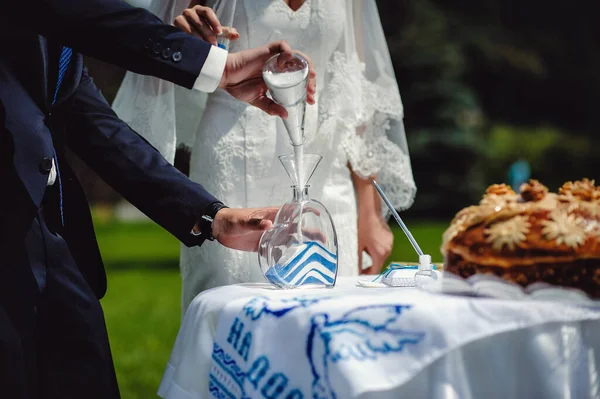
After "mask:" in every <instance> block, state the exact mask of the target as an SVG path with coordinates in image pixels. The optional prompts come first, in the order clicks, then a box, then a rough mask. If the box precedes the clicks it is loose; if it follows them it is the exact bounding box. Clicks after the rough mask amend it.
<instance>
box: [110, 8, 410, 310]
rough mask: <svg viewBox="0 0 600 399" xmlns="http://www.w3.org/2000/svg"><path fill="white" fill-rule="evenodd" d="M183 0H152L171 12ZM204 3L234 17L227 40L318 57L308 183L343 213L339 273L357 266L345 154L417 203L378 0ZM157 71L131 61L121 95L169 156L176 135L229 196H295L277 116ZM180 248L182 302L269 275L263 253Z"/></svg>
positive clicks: (308, 125) (204, 175)
mask: <svg viewBox="0 0 600 399" xmlns="http://www.w3.org/2000/svg"><path fill="white" fill-rule="evenodd" d="M165 3H169V4H168V6H165ZM187 4H188V1H187V0H185V1H182V0H171V1H169V2H167V1H166V0H153V3H152V6H151V10H152V11H154V12H155V13H157V14H158V13H160V12H162V13H163V14H159V16H161V17H163V19H164V20H166V21H167V22H168V21H172V19H173V18H174V16H176V15H178V14H179V13H181V11H182V10H183V9H184V8H185V7H186V6H187ZM208 5H209V6H213V7H214V6H215V5H216V7H215V11H216V12H217V15H218V17H219V19H220V20H222V21H225V20H227V21H232V25H233V26H234V27H235V28H236V29H237V30H238V31H239V32H240V35H241V37H240V39H239V40H237V41H235V42H231V44H230V51H232V52H236V51H240V50H243V49H247V48H252V47H258V46H261V45H264V44H266V43H268V42H270V41H273V40H280V39H285V40H287V41H288V42H289V43H290V45H291V46H292V47H293V48H295V49H297V50H300V51H302V52H303V53H305V54H307V55H308V56H309V57H310V58H311V60H312V62H313V64H314V66H315V69H316V71H317V88H318V92H317V96H316V97H317V104H316V105H313V106H308V108H307V114H306V118H305V135H306V138H307V142H306V145H305V146H306V149H305V152H307V153H316V154H319V155H322V156H323V160H322V161H321V164H320V165H319V168H318V169H317V171H316V172H315V174H314V176H313V178H312V179H311V182H310V185H311V187H310V189H309V193H310V195H311V197H313V198H315V199H317V200H319V201H321V202H322V203H323V204H324V205H325V206H326V207H327V208H328V210H329V211H330V212H331V214H332V217H333V220H334V223H335V225H336V229H337V232H338V240H339V250H340V259H339V272H338V275H340V276H342V275H356V274H358V253H357V252H358V250H357V248H358V243H357V208H356V196H355V192H354V188H353V185H352V180H351V175H350V170H349V168H348V165H350V167H351V168H352V170H353V171H354V172H355V173H357V174H358V175H359V176H361V177H363V178H366V177H370V176H376V177H377V180H378V182H379V184H380V185H382V187H383V189H384V190H385V192H386V194H387V195H388V196H389V197H390V199H391V201H392V203H393V204H394V205H395V206H396V207H397V208H398V209H405V208H407V207H409V206H410V205H411V204H412V201H413V198H414V195H415V192H416V187H415V183H414V180H413V175H412V170H411V165H410V157H409V153H408V148H407V145H406V137H405V133H404V125H403V122H402V120H403V116H404V115H403V107H402V101H401V98H400V94H399V91H398V86H397V83H396V80H395V76H394V71H393V68H392V64H391V60H390V57H389V52H388V49H387V44H386V41H385V36H384V34H383V30H382V28H381V22H380V20H379V16H378V12H377V8H376V5H375V1H374V0H306V1H305V2H304V4H303V5H302V6H301V7H300V8H299V9H298V10H297V11H293V10H292V9H290V8H289V6H288V5H287V4H285V3H284V2H283V1H282V0H237V1H236V0H233V1H232V0H227V1H220V2H218V4H215V2H214V1H213V2H211V1H208ZM224 5H227V8H225V6H224ZM157 81H158V80H157V79H155V78H150V77H142V76H139V75H135V74H132V73H128V74H127V76H126V78H125V81H124V82H123V85H122V87H121V89H120V91H119V93H118V96H117V99H116V100H115V103H114V105H113V107H114V108H115V110H116V112H117V114H118V115H119V116H121V117H123V118H124V119H125V120H126V121H127V122H128V123H130V124H131V126H132V127H133V128H134V129H135V130H137V131H138V132H139V133H140V134H141V135H143V136H144V137H146V138H147V139H148V140H149V141H150V142H151V143H152V144H153V145H154V146H155V147H157V149H159V151H161V152H162V153H163V154H164V155H165V156H166V158H167V159H168V160H170V161H172V160H173V156H174V151H175V148H176V146H177V145H178V143H181V142H184V143H186V144H187V145H188V146H190V147H192V148H193V150H192V160H191V165H190V168H191V178H192V179H193V180H195V181H197V182H199V183H201V184H202V185H204V186H205V187H206V189H207V190H208V191H209V192H211V193H212V194H213V195H215V196H216V197H217V198H219V199H221V200H222V201H223V202H225V203H226V204H227V205H229V206H232V207H260V206H267V205H282V204H283V203H284V202H286V201H287V200H289V199H290V198H291V195H292V193H291V189H290V188H289V185H290V184H289V183H288V178H287V176H286V175H285V172H284V171H283V168H282V167H281V165H280V164H279V161H278V159H277V157H278V156H279V155H284V154H288V153H290V152H291V151H292V148H291V146H290V143H289V138H288V137H287V133H286V131H285V128H284V126H283V123H282V122H281V120H279V118H277V117H271V116H269V115H267V114H265V113H263V112H262V111H260V110H258V109H256V108H254V107H251V106H248V105H247V104H243V103H240V102H239V101H237V100H235V99H233V98H232V97H230V96H229V95H228V94H227V93H226V92H224V91H222V90H220V89H219V90H217V91H216V92H215V93H213V94H211V95H209V96H208V100H207V102H206V104H205V103H204V100H205V98H206V96H205V95H202V94H200V93H194V94H192V95H190V94H189V93H186V94H184V93H183V91H182V90H179V89H177V90H176V89H175V87H174V86H173V85H172V84H170V83H167V82H162V81H159V83H157ZM184 95H187V97H185V98H184V97H183V96H184ZM204 104H205V107H206V108H205V109H204V114H203V115H202V109H203V108H204ZM200 115H202V118H201V119H200ZM189 133H193V134H189ZM184 134H185V136H186V137H185V139H183V140H182V139H181V136H183V135H184ZM383 209H385V207H383ZM181 255H182V256H181V268H182V275H183V296H184V297H183V306H184V309H185V307H187V304H188V303H189V302H190V301H191V300H192V299H193V298H194V296H195V295H196V294H198V293H199V292H200V291H202V290H205V289H208V288H212V287H215V286H219V285H225V284H232V283H240V282H248V281H263V280H264V277H263V276H262V272H261V271H260V268H259V267H258V260H257V258H256V254H242V253H239V252H235V251H230V250H227V249H224V248H222V247H220V246H219V245H218V244H215V243H209V244H207V245H204V246H202V247H201V248H186V247H182V251H181Z"/></svg>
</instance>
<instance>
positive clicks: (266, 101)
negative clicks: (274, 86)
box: [252, 95, 288, 119]
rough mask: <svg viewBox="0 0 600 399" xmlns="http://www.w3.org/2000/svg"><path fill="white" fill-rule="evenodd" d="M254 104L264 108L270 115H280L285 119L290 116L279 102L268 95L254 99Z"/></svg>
mask: <svg viewBox="0 0 600 399" xmlns="http://www.w3.org/2000/svg"><path fill="white" fill-rule="evenodd" d="M252 105H254V106H255V107H257V108H260V109H262V110H263V111H265V112H266V113H267V114H269V115H273V116H279V117H281V118H283V119H286V118H287V117H288V113H287V111H286V109H285V108H284V107H282V106H281V105H279V104H277V103H276V102H275V101H273V100H271V99H270V98H269V97H267V96H266V95H262V96H260V97H259V98H257V99H256V100H254V101H253V102H252Z"/></svg>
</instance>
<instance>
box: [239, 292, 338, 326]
mask: <svg viewBox="0 0 600 399" xmlns="http://www.w3.org/2000/svg"><path fill="white" fill-rule="evenodd" d="M331 298H332V297H320V298H314V297H312V298H310V297H294V298H286V299H269V298H267V297H264V296H260V297H255V298H253V299H252V300H251V301H250V302H248V303H247V304H246V305H245V306H244V308H243V310H244V313H245V315H246V316H248V317H249V318H250V319H251V320H254V321H256V320H258V319H260V318H261V317H262V316H263V315H265V314H268V315H271V316H274V317H277V318H279V317H282V316H284V315H285V314H287V313H288V312H290V311H292V310H294V309H296V308H307V307H309V306H311V305H314V304H316V303H319V302H321V301H324V300H327V299H331Z"/></svg>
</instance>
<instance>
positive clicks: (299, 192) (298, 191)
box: [292, 186, 310, 201]
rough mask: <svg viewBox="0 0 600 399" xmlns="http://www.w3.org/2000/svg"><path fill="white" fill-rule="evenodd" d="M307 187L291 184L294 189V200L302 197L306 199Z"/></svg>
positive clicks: (299, 199)
mask: <svg viewBox="0 0 600 399" xmlns="http://www.w3.org/2000/svg"><path fill="white" fill-rule="evenodd" d="M308 187H310V186H304V187H303V188H300V187H299V186H293V187H292V188H293V190H294V200H296V201H301V200H303V199H307V198H308Z"/></svg>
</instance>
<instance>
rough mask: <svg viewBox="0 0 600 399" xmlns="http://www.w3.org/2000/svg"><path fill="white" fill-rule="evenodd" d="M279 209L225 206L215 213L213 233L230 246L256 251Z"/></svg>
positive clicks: (221, 241)
mask: <svg viewBox="0 0 600 399" xmlns="http://www.w3.org/2000/svg"><path fill="white" fill-rule="evenodd" d="M278 211H279V207H268V208H237V209H236V208H223V209H221V210H219V211H218V212H217V214H216V215H215V218H214V221H213V231H212V235H213V237H214V238H215V239H216V240H217V241H219V242H220V243H221V244H222V245H224V246H226V247H228V248H232V249H238V250H241V251H253V252H256V250H257V249H258V242H259V240H260V237H261V236H262V234H263V233H264V232H265V230H268V229H269V228H270V227H271V226H272V225H273V220H274V219H275V216H276V215H277V212H278Z"/></svg>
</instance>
